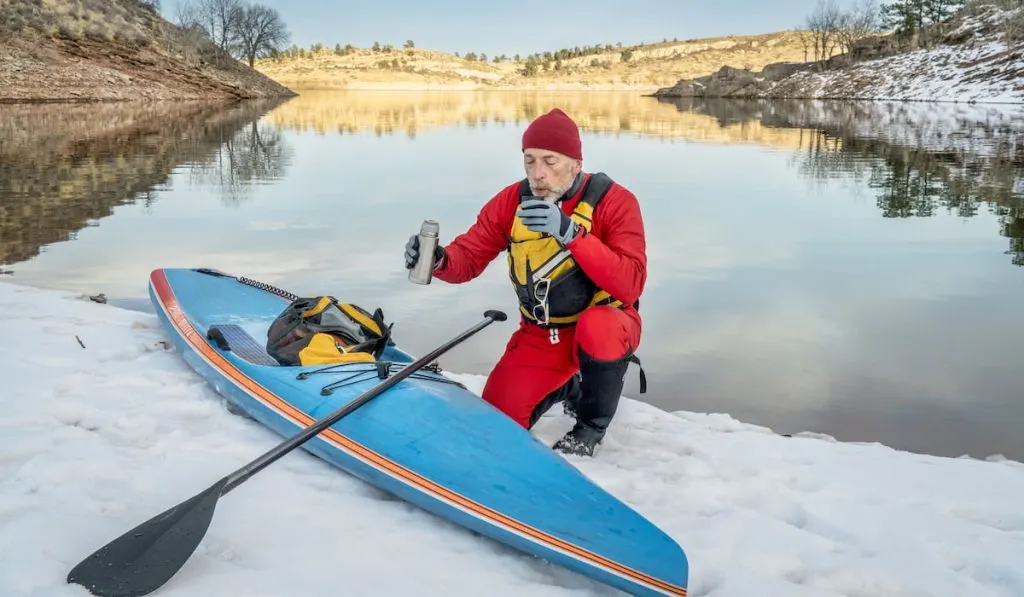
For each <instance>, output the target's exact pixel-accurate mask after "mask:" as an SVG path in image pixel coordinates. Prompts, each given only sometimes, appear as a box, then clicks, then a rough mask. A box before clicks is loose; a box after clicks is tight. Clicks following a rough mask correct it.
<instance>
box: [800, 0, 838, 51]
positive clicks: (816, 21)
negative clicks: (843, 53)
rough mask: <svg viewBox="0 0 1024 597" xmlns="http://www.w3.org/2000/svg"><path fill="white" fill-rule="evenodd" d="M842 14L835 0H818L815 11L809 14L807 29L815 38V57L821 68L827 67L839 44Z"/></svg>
mask: <svg viewBox="0 0 1024 597" xmlns="http://www.w3.org/2000/svg"><path fill="white" fill-rule="evenodd" d="M841 15H842V13H841V12H840V10H839V7H838V6H837V5H836V2H835V0H818V4H817V6H815V8H814V12H812V13H811V14H809V15H808V16H807V30H808V31H810V32H811V35H812V37H813V40H814V59H815V60H817V61H818V62H819V64H820V67H821V68H825V65H826V63H827V62H828V59H829V58H831V57H832V55H833V54H834V53H835V50H836V47H837V46H838V42H839V40H838V36H837V32H838V31H839V24H840V20H841Z"/></svg>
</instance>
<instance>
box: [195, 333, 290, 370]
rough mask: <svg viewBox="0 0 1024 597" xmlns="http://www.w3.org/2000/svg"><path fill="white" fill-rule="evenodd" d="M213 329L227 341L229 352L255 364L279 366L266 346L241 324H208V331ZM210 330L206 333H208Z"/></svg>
mask: <svg viewBox="0 0 1024 597" xmlns="http://www.w3.org/2000/svg"><path fill="white" fill-rule="evenodd" d="M214 330H216V331H219V332H220V333H221V335H222V337H223V338H224V340H225V341H226V342H227V343H228V346H229V347H230V350H231V352H233V353H235V354H236V355H238V356H239V357H240V358H243V359H245V360H246V361H249V362H250V363H254V364H256V365H266V366H268V367H278V366H280V363H278V362H277V359H275V358H274V357H272V356H270V355H269V354H267V348H266V346H264V345H262V344H260V343H259V342H257V341H256V339H255V338H253V337H252V336H251V335H250V334H249V332H247V331H245V328H243V327H242V326H240V325H238V324H234V323H221V324H217V325H213V326H210V332H213V331H214ZM210 332H207V333H208V334H209V333H210Z"/></svg>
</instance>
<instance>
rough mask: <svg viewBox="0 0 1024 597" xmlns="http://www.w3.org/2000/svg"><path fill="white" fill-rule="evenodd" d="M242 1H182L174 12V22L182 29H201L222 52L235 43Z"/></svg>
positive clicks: (242, 6) (243, 6)
mask: <svg viewBox="0 0 1024 597" xmlns="http://www.w3.org/2000/svg"><path fill="white" fill-rule="evenodd" d="M242 1H243V0H183V1H181V2H179V3H178V5H177V8H176V10H175V20H176V21H177V24H178V25H179V26H181V27H182V28H183V29H196V28H199V29H202V31H203V33H204V34H205V35H206V37H208V38H210V40H211V41H213V43H215V44H217V46H218V47H219V48H220V49H222V50H228V49H229V48H230V46H231V45H232V44H233V43H235V42H237V33H238V22H239V19H240V18H241V17H242V10H243V9H244V8H245V5H244V4H243V3H242Z"/></svg>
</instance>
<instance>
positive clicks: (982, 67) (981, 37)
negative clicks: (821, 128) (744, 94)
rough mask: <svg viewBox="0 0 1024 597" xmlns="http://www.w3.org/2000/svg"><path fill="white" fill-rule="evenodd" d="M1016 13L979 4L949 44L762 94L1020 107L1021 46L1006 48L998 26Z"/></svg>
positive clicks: (1023, 93) (799, 78)
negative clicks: (1011, 104)
mask: <svg viewBox="0 0 1024 597" xmlns="http://www.w3.org/2000/svg"><path fill="white" fill-rule="evenodd" d="M1014 10H1024V9H1014ZM1014 10H1004V9H1000V8H997V7H995V6H991V5H978V6H977V7H975V8H974V9H973V10H971V11H962V12H961V13H960V14H959V15H958V16H956V17H955V18H954V22H955V24H956V26H955V27H954V28H953V30H952V31H950V32H949V33H947V34H946V35H945V36H944V40H947V41H949V42H950V43H948V44H942V45H938V46H935V47H931V48H925V49H921V50H916V51H913V52H905V53H901V54H896V55H893V56H888V57H885V58H880V59H876V60H868V61H864V62H859V63H856V64H854V65H852V66H850V67H849V68H844V69H841V70H835V71H828V72H824V73H821V72H816V71H802V72H798V73H795V74H793V75H790V76H789V77H786V78H784V79H782V80H780V81H778V82H776V83H774V84H772V85H770V86H769V88H768V90H767V91H765V93H764V94H763V95H764V96H770V97H805V98H824V99H827V98H840V99H871V100H899V101H931V102H984V103H1022V102H1024V86H1022V85H1021V84H1020V81H1021V77H1022V76H1024V44H1021V43H1016V44H1015V43H1012V42H1011V43H1009V44H1008V43H1007V41H1006V39H1005V37H1004V36H1003V34H1002V28H1003V27H1002V24H1003V23H1004V22H1005V21H1006V20H1007V19H1009V18H1011V17H1012V15H1013V12H1014Z"/></svg>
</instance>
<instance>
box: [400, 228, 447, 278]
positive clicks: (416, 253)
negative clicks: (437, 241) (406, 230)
mask: <svg viewBox="0 0 1024 597" xmlns="http://www.w3.org/2000/svg"><path fill="white" fill-rule="evenodd" d="M419 258H420V236H419V235H418V234H414V235H412V236H410V237H409V242H407V243H405V269H412V268H413V266H414V265H416V261H417V260H419ZM443 258H444V248H443V247H442V246H441V245H437V247H436V248H435V249H434V269H437V266H438V265H439V264H440V263H441V259H443Z"/></svg>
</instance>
